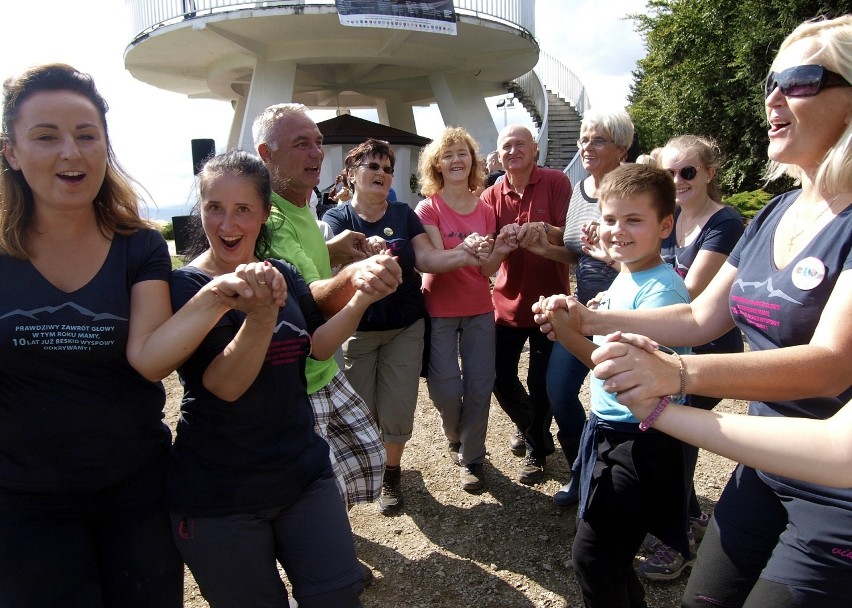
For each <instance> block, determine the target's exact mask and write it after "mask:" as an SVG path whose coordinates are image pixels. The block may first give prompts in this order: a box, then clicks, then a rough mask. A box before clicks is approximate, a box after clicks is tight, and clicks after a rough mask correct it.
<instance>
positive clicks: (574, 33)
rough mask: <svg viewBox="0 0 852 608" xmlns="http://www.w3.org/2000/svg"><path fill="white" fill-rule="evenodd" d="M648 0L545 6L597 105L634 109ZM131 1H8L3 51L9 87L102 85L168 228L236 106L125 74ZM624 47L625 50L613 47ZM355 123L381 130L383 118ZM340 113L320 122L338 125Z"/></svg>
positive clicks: (429, 115) (565, 59) (539, 1)
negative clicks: (43, 67) (59, 74)
mask: <svg viewBox="0 0 852 608" xmlns="http://www.w3.org/2000/svg"><path fill="white" fill-rule="evenodd" d="M645 4H646V0H608V1H607V2H606V9H605V10H602V8H603V6H602V2H601V0H536V38H537V39H538V41H539V45H540V47H541V49H542V50H544V51H546V52H548V53H550V54H551V55H553V56H554V57H556V58H558V59H559V60H560V61H562V63H564V64H565V65H566V66H568V68H569V69H570V70H571V71H572V72H574V74H576V75H577V76H578V77H579V78H580V80H581V81H582V82H583V84H584V85H585V87H586V90H587V91H588V94H589V97H590V101H591V105H592V106H595V105H605V106H607V107H617V106H625V105H626V104H627V101H626V98H627V95H628V94H629V92H630V83H631V82H632V76H631V72H632V71H633V70H634V69H635V66H636V61H637V60H638V59H640V58H641V57H643V56H644V54H645V49H644V46H643V42H642V40H641V38H640V36H639V35H638V34H637V33H636V32H635V31H634V24H633V22H632V21H630V20H629V19H627V18H626V16H627V15H628V14H631V13H642V12H644V10H645ZM126 11H127V9H126V8H125V3H124V0H39V1H38V2H32V1H30V0H21V1H19V0H2V2H0V23H2V24H3V26H4V27H3V49H2V51H0V78H2V79H5V78H7V77H8V76H10V75H12V74H14V73H16V72H19V71H20V70H22V69H24V68H26V67H29V66H31V65H36V64H39V63H45V62H53V61H60V62H64V63H68V64H70V65H72V66H74V67H75V68H77V69H79V70H81V71H84V72H87V73H89V74H91V75H92V77H93V78H94V79H95V83H96V85H97V87H98V89H99V90H100V92H101V94H102V95H103V96H104V97H105V98H106V100H107V103H108V104H109V106H110V110H109V113H108V114H107V122H108V125H109V131H110V137H111V140H112V145H113V149H114V150H115V152H116V156H117V158H118V160H119V162H120V163H121V164H122V165H123V166H124V168H125V169H127V170H128V172H129V173H130V174H131V175H132V176H133V177H134V178H135V179H136V180H137V181H138V182H139V183H140V184H142V185H143V186H144V187H145V189H146V190H147V191H148V193H149V194H150V197H151V199H152V200H153V201H154V206H153V207H152V208H151V209H150V211H149V213H150V217H152V218H158V219H169V217H170V216H171V215H177V214H179V213H177V212H175V208H177V207H185V209H186V210H188V208H189V205H190V204H191V203H192V202H193V200H194V196H195V191H194V181H193V174H192V153H191V145H190V142H191V140H192V139H197V138H212V139H214V140H215V142H216V148H217V151H218V152H221V151H224V148H225V146H226V144H227V137H228V130H229V128H230V124H231V117H232V116H233V113H232V111H231V107H230V104H228V103H226V102H221V101H212V100H201V99H188V98H187V97H185V96H183V95H179V94H177V93H172V92H169V91H164V90H162V89H157V88H156V87H153V86H151V85H148V84H145V83H143V82H140V81H138V80H136V79H134V78H133V77H132V76H131V75H130V73H129V72H128V71H127V70H125V69H124V50H125V48H126V46H127V44H128V43H129V42H130V40H131V37H132V33H131V32H130V25H129V23H130V20H129V18H128V15H127V12H126ZM614 41H617V42H618V43H617V44H616V43H614ZM497 101H499V98H498V99H494V98H492V99H490V100H489V107H490V109H491V111H492V114H493V115H494V120H495V124H496V125H497V128H498V129H499V128H501V127H502V126H503V124H504V121H508V123H510V124H511V123H514V122H522V121H524V120H525V121H527V122H529V118H528V117H524V115H523V112H522V110H520V104H517V109H514V110H508V111H506V112H505V113H504V111H503V110H499V109H497V107H496V102H497ZM353 114H356V115H361V116H362V117H364V118H368V119H372V120H376V117H375V114H374V113H373V115H372V116H370V115H369V113H368V114H360V113H359V112H357V111H353ZM332 116H333V112H329V113H317V114H315V115H314V119H315V120H317V121H319V120H325V119H327V118H331V117H332ZM415 121H416V124H417V129H418V132H419V133H420V134H421V135H424V136H426V137H432V136H434V135H435V134H436V133H437V132H439V131H440V130H441V129H442V128H443V122H442V121H441V115H440V111H439V110H438V109H437V106H432V107H428V108H415Z"/></svg>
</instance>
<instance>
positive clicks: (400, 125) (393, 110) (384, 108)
mask: <svg viewBox="0 0 852 608" xmlns="http://www.w3.org/2000/svg"><path fill="white" fill-rule="evenodd" d="M376 112H377V113H378V115H379V122H380V123H381V124H383V125H387V126H389V127H393V128H395V129H402V130H403V131H408V132H409V133H417V125H416V124H415V122H414V109H413V108H412V107H411V104H408V103H403V102H402V101H401V100H400V96H399V95H392V96H388V97H385V98H384V99H377V100H376ZM394 189H395V188H394Z"/></svg>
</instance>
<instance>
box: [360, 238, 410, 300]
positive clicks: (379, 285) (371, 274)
mask: <svg viewBox="0 0 852 608" xmlns="http://www.w3.org/2000/svg"><path fill="white" fill-rule="evenodd" d="M355 264H356V269H355V273H354V274H353V275H352V285H353V287H355V290H356V293H355V296H354V297H356V298H358V299H359V301H360V300H361V299H362V298H366V299H367V300H369V303H372V302H375V301H377V300H381V299H382V298H384V297H385V296H388V295H390V294H392V293H393V292H395V291H396V288H397V287H399V286H400V285H401V284H402V268H400V266H399V262H398V261H397V259H396V257H394V256H392V255H390V252H389V251H388V250H382V251H381V252H380V253H378V254H377V255H374V256H372V257H370V258H367V259H366V260H362V261H360V262H356V263H355Z"/></svg>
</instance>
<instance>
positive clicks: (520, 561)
mask: <svg viewBox="0 0 852 608" xmlns="http://www.w3.org/2000/svg"><path fill="white" fill-rule="evenodd" d="M522 374H523V375H525V373H524V372H522ZM165 384H166V389H167V392H168V403H167V411H166V415H167V420H168V422H169V423H170V424H172V425H173V424H174V422H175V420H176V418H177V411H178V406H179V402H180V396H181V393H182V389H181V387H180V385H179V384H178V382H177V377H176V375H175V374H172V375H171V376H169V378H167V380H166V382H165ZM587 390H588V389H587V387H585V388H584V393H583V401H584V402H585V403H588V393H587ZM717 410H720V411H736V412H741V413H744V412H745V410H746V404H745V403H744V402H740V401H723V402H722V403H721V404H720V405H719V406H718V407H717ZM512 428H513V427H512V424H511V422H510V421H509V419H508V417H507V416H506V415H505V414H504V413H503V411H502V410H501V409H500V407H499V406H498V405H497V403H496V401H492V406H491V417H490V421H489V429H488V442H487V447H488V452H489V453H488V462H487V464H486V467H485V470H486V476H487V489H486V491H484V492H482V493H480V494H469V493H467V492H465V491H463V490H462V489H461V488H460V486H459V469H458V467H456V466H454V465H453V464H452V462H451V461H450V459H449V455H448V454H447V452H446V440H445V439H444V437H443V433H442V431H441V425H440V418H439V416H438V413H437V411H436V410H435V409H434V408H433V407H432V405H431V402H430V401H429V399H428V396H427V393H426V385H425V381H422V380H421V386H420V394H419V399H418V403H417V411H416V417H415V423H414V436H413V437H412V439H411V441H410V442H409V443H408V446H407V447H406V450H405V454H404V456H403V460H402V465H403V473H402V480H403V481H402V483H403V490H404V493H405V504H406V507H405V509H404V512H403V513H402V514H400V515H398V516H396V517H384V516H382V515H380V514H378V512H377V511H376V509H375V507H374V506H373V505H359V506H357V507H355V508H353V509H352V511H351V513H350V518H351V522H352V528H353V531H354V534H355V544H356V548H357V551H358V556H359V557H360V558H361V560H362V561H363V562H364V563H366V564H368V565H369V566H370V567H371V568H372V569H373V571H374V573H375V581H374V583H373V584H372V585H371V586H370V587H369V588H368V589H367V590H366V591H365V592H364V594H363V596H362V601H363V604H364V607H365V608H374V607H375V608H379V607H381V608H435V607H442V608H443V607H445V608H455V607H467V606H475V607H483V608H484V607H495V608H496V607H500V608H514V607H517V608H522V607H523V608H527V607H530V608H533V607H534V608H552V607H560V608H562V607H571V608H573V607H576V606H582V600H581V598H580V595H579V589H578V587H577V584H576V582H575V580H574V575H573V572H572V570H571V542H572V540H573V537H574V531H575V518H576V508H571V509H569V510H566V511H562V510H559V509H557V508H556V507H555V506H554V505H553V503H552V502H551V497H552V495H553V493H554V492H556V490H557V489H559V487H560V486H561V485H562V484H563V483H564V482H565V481H566V479H567V475H568V466H567V464H566V463H565V459H564V458H563V457H562V453H561V451H559V450H557V452H556V454H554V455H553V456H551V457H550V458H549V459H548V463H547V469H546V475H545V480H544V481H543V482H542V483H540V484H538V485H536V486H524V485H521V484H519V483H517V482H516V481H515V472H516V469H517V466H518V464H519V463H520V460H521V459H520V458H517V457H515V456H513V455H512V454H511V453H510V452H509V450H508V436H509V434H510V432H511V431H512ZM552 430H553V433H554V434H555V433H556V426H555V424H554V426H553V429H552ZM733 466H734V465H733V463H732V462H731V461H729V460H726V459H724V458H721V457H719V456H716V455H713V454H709V453H707V452H704V451H701V453H700V456H699V461H698V466H697V469H696V474H695V484H696V490H697V492H698V496H699V499H700V500H701V501H702V503H703V505H704V507H705V511H708V512H709V511H712V509H713V506H714V505H715V501H716V500H717V499H718V497H719V494H720V492H721V490H722V488H723V487H724V485H725V482H726V481H727V479H728V476H729V475H730V472H731V470H732V469H733ZM641 559H642V558H641V557H639V558H637V560H636V565H637V566H638V564H639V560H641ZM681 578H682V580H679V581H674V582H669V583H654V582H649V581H646V582H645V588H646V590H647V592H648V603H649V605H650V606H652V607H660V608H664V607H675V606H679V603H680V595H681V593H682V591H683V587H684V584H685V577H681ZM185 590H186V592H185V606H186V607H187V608H206V607H207V606H208V604H207V602H206V601H204V599H203V598H202V597H201V594H200V593H199V591H198V587H197V586H196V584H195V582H194V580H193V579H192V575H191V574H190V573H189V572H188V571H187V577H186V584H185ZM329 608H333V607H329Z"/></svg>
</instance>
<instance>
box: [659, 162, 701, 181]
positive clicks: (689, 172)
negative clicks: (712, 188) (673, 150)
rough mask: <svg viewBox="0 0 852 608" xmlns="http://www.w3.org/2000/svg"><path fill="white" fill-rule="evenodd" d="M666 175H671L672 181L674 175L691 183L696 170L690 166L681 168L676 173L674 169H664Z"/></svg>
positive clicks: (696, 173)
mask: <svg viewBox="0 0 852 608" xmlns="http://www.w3.org/2000/svg"><path fill="white" fill-rule="evenodd" d="M666 173H668V174H669V175H671V176H672V179H674V176H675V175H680V176H681V178H683V179H685V180H686V181H692V180H694V179H695V176H696V175H698V169H696V168H695V167H693V166H691V165H690V166H688V167H681V168H680V169H679V170H678V171H675V170H674V169H666Z"/></svg>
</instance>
